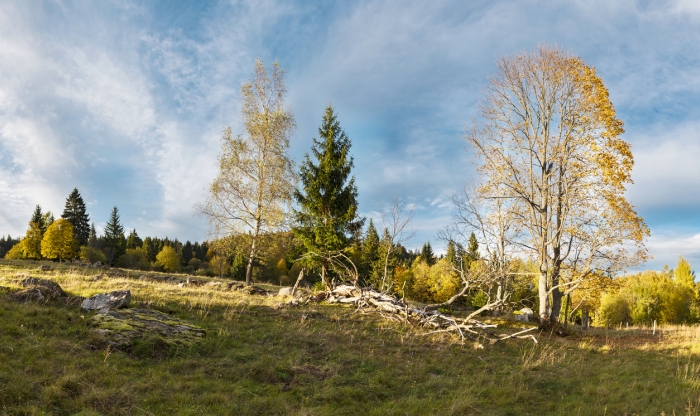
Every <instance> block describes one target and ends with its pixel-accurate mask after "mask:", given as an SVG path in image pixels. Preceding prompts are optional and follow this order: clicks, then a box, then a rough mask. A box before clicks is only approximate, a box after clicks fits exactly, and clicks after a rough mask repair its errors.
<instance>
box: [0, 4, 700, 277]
mask: <svg viewBox="0 0 700 416" xmlns="http://www.w3.org/2000/svg"><path fill="white" fill-rule="evenodd" d="M698 16H700V14H699V13H698V7H697V6H696V2H692V1H686V0H673V1H661V2H642V1H634V0H623V1H617V2H605V1H592V2H591V1H575V2H557V1H544V0H526V1H517V2H516V1H499V2H490V1H477V2H468V3H465V2H460V1H441V2H437V3H435V2H434V3H430V4H428V3H423V2H405V1H394V0H386V1H357V2H345V3H339V4H332V3H328V4H324V3H308V2H292V3H289V2H278V1H263V2H257V1H256V2H253V1H236V2H229V1H218V2H216V1H215V2H206V3H205V2H193V3H184V4H177V3H172V2H152V3H143V2H138V1H128V0H125V1H113V2H101V3H85V2H70V1H67V2H53V1H46V2H44V3H41V4H40V5H39V6H37V5H36V4H28V3H26V2H20V1H10V2H4V3H3V4H2V5H1V6H0V198H2V203H1V204H0V232H3V233H7V232H9V233H11V234H13V235H17V234H20V233H22V232H23V231H24V228H25V226H26V221H27V220H28V218H29V216H30V214H31V210H32V209H33V207H34V205H35V204H41V205H42V206H43V207H44V208H46V209H50V210H52V211H54V212H60V211H61V209H62V205H63V201H64V199H65V197H66V196H67V195H68V193H69V192H70V190H71V189H72V188H73V187H74V186H77V187H78V188H79V189H80V191H81V193H82V194H83V196H85V197H86V200H88V201H89V208H88V209H89V211H90V213H91V215H92V218H93V219H94V220H95V221H96V222H97V223H98V225H99V223H101V222H104V221H105V220H106V219H107V215H108V213H109V210H110V209H111V207H112V206H113V205H117V206H118V207H119V208H120V210H121V211H122V217H123V220H124V223H125V225H126V226H127V227H128V228H134V227H135V228H137V230H138V231H139V232H140V233H141V234H144V235H145V234H149V235H161V236H164V235H166V234H167V235H170V236H171V237H178V238H180V239H187V238H189V239H201V238H203V237H204V236H205V230H206V228H205V224H204V223H203V221H202V220H201V219H199V218H197V217H196V216H194V214H195V212H194V210H193V205H194V204H195V203H196V202H198V201H199V200H201V198H202V195H203V193H204V188H205V187H206V186H207V184H208V183H209V182H210V181H211V179H212V178H213V176H214V175H215V173H216V172H215V168H214V163H215V159H216V155H217V153H218V148H219V136H220V132H221V129H222V128H223V127H225V126H228V125H230V126H231V127H232V128H233V129H234V130H235V131H240V124H239V115H238V106H239V103H238V93H239V89H240V85H241V82H242V81H243V80H244V79H245V78H247V77H248V76H249V75H250V73H251V72H252V67H253V61H254V59H255V58H256V57H260V58H262V59H263V60H265V61H266V62H267V63H271V62H272V61H274V60H275V59H279V61H280V63H281V65H282V66H283V67H284V68H286V69H287V70H288V78H287V85H288V86H289V90H290V95H289V103H290V104H291V105H292V107H293V109H294V112H295V115H296V118H297V125H298V128H297V134H296V136H295V137H294V139H293V141H292V149H291V153H292V155H293V157H294V158H295V159H296V160H300V159H301V157H302V155H303V154H304V153H305V152H307V151H308V149H309V147H310V145H311V138H312V137H314V136H315V135H316V134H317V133H316V129H317V127H318V125H319V123H320V121H321V115H322V111H323V107H324V106H325V105H326V104H328V103H329V102H332V103H333V105H334V106H335V107H336V109H337V111H338V114H339V119H340V122H341V125H342V126H343V127H344V128H345V129H346V131H347V133H348V135H349V136H350V137H351V139H352V141H353V155H354V157H355V166H356V168H355V171H354V172H355V175H356V177H357V183H358V187H359V191H360V210H361V212H363V213H365V214H364V215H367V216H370V217H373V218H375V217H376V215H377V212H378V208H379V205H380V203H382V202H383V203H388V202H389V201H390V199H391V197H392V196H399V197H402V198H407V199H409V200H411V201H415V202H416V204H417V205H416V217H415V228H416V229H417V235H416V237H415V239H414V240H413V241H412V246H413V247H420V245H422V243H423V242H425V241H427V240H432V241H433V245H434V247H436V249H438V250H439V247H438V246H439V243H437V244H436V241H435V233H436V232H437V230H439V229H440V228H442V226H444V225H445V224H447V223H448V222H449V221H450V204H449V200H450V196H451V195H452V194H454V193H456V192H457V191H458V190H459V189H461V188H462V186H463V185H464V184H465V183H469V182H473V180H474V169H473V166H472V164H471V156H470V154H469V152H468V150H467V149H465V146H466V142H465V141H464V140H463V138H462V135H463V133H464V126H465V123H469V122H470V120H471V119H472V118H473V117H475V116H478V101H479V100H480V98H481V96H482V90H483V88H484V87H485V85H486V83H487V82H488V76H489V74H491V73H493V72H494V70H495V65H494V61H495V60H496V59H498V58H499V57H502V56H510V55H512V54H514V53H517V52H522V51H531V50H534V49H535V48H536V47H537V45H538V44H556V45H559V46H560V47H562V48H564V49H567V50H571V51H572V52H573V53H576V54H578V55H580V56H582V57H583V58H584V59H585V60H586V62H587V63H588V64H591V65H594V66H595V67H596V68H597V70H598V72H599V74H600V75H601V76H602V77H603V79H604V80H605V82H606V85H607V86H608V88H609V90H610V95H611V98H612V100H613V102H614V103H615V106H616V108H617V110H618V114H619V115H620V117H621V118H622V119H623V120H624V121H625V123H626V129H627V133H626V134H625V136H624V137H625V139H626V140H628V141H630V142H631V143H632V145H633V150H634V152H635V156H636V161H637V165H636V167H635V171H634V178H635V180H636V184H635V185H633V186H632V187H631V188H630V191H629V198H630V200H631V201H632V202H633V203H634V204H635V205H636V206H637V207H638V209H639V211H640V214H641V215H643V216H644V217H645V218H646V219H647V221H648V222H649V225H650V227H651V230H652V233H653V235H659V236H663V238H665V240H663V241H664V243H663V244H658V243H657V242H658V241H660V240H654V239H652V240H650V247H651V248H652V252H653V251H655V250H656V251H658V252H659V253H663V254H658V255H656V259H655V260H654V261H653V262H652V263H650V267H656V266H658V265H659V264H662V263H664V262H672V261H673V259H672V257H673V258H675V256H676V255H675V254H674V255H673V256H671V252H672V251H674V250H675V251H681V250H685V249H686V247H688V246H689V244H692V242H693V241H694V240H693V239H692V238H694V237H693V236H695V234H697V233H698V232H700V230H698V228H700V227H698V226H697V224H698V221H700V218H698V216H697V215H696V214H694V212H700V211H699V210H698V209H697V208H700V200H698V198H697V195H700V183H698V181H697V180H696V178H697V177H700V176H698V175H697V173H698V172H696V171H697V169H696V165H697V164H695V163H693V161H694V160H695V159H697V158H698V157H700V148H699V147H698V145H697V133H698V127H697V125H696V123H695V120H697V118H698V116H700V113H699V112H700V106H699V105H698V104H700V102H699V101H700V98H698V97H700V95H698V92H700V91H699V90H700V75H698V73H697V70H696V68H697V67H698V64H700V48H698V46H696V38H697V35H698V34H700V28H699V27H698V24H700V21H699V20H698ZM431 203H432V205H431ZM375 219H378V218H375ZM654 238H656V237H654ZM674 241H677V242H678V243H677V245H676V246H674V245H673V244H674ZM667 257H668V258H667Z"/></svg>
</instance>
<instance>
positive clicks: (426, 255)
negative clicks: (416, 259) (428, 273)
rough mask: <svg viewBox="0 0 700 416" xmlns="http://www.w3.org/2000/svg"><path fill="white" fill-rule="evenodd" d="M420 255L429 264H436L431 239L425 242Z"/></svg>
mask: <svg viewBox="0 0 700 416" xmlns="http://www.w3.org/2000/svg"><path fill="white" fill-rule="evenodd" d="M420 257H421V259H423V261H424V262H425V263H426V264H428V265H429V266H432V265H433V264H435V253H433V248H432V247H431V246H430V241H428V242H427V243H425V244H423V249H421V252H420Z"/></svg>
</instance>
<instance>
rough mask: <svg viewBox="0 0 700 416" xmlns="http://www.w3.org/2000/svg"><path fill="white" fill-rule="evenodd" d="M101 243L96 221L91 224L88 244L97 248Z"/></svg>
mask: <svg viewBox="0 0 700 416" xmlns="http://www.w3.org/2000/svg"><path fill="white" fill-rule="evenodd" d="M98 245H99V239H98V238H97V231H96V230H95V223H94V222H93V223H92V224H90V236H89V237H88V246H90V247H93V248H97V247H98Z"/></svg>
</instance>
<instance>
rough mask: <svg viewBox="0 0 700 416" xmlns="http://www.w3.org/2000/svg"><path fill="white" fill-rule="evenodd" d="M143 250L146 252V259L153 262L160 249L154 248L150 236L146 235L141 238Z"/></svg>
mask: <svg viewBox="0 0 700 416" xmlns="http://www.w3.org/2000/svg"><path fill="white" fill-rule="evenodd" d="M143 251H144V252H145V253H146V259H148V261H149V262H151V263H153V262H154V261H156V256H158V252H159V251H160V250H158V249H157V248H156V245H155V244H154V243H153V239H152V238H151V237H146V238H145V239H144V240H143Z"/></svg>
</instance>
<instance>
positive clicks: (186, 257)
mask: <svg viewBox="0 0 700 416" xmlns="http://www.w3.org/2000/svg"><path fill="white" fill-rule="evenodd" d="M191 259H192V243H190V241H189V240H187V242H185V245H184V246H182V263H183V264H185V265H186V264H188V263H189V262H190V260H191Z"/></svg>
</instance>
